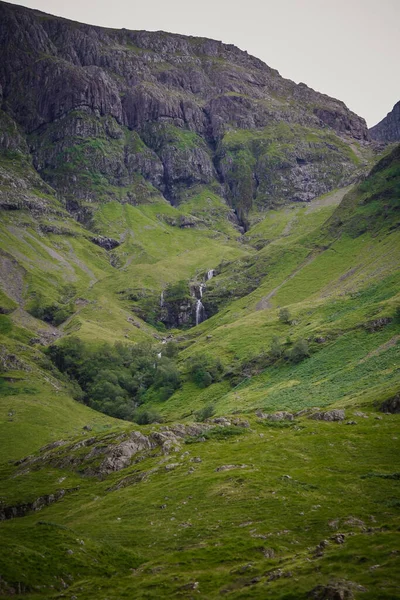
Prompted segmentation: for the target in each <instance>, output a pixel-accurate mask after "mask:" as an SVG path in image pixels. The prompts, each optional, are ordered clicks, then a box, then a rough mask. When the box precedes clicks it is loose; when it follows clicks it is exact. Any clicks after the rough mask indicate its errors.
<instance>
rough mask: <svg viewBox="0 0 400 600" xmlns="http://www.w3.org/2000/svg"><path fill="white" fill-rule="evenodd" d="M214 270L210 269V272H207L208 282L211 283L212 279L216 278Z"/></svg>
mask: <svg viewBox="0 0 400 600" xmlns="http://www.w3.org/2000/svg"><path fill="white" fill-rule="evenodd" d="M214 273H215V271H214V269H210V270H209V271H207V279H206V281H209V280H210V279H212V278H213V277H214Z"/></svg>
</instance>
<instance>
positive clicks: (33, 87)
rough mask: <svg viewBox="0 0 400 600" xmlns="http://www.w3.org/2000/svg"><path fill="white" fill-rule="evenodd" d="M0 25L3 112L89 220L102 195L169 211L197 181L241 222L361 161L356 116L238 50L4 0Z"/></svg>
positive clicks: (347, 174) (321, 186) (361, 128)
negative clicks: (156, 201)
mask: <svg viewBox="0 0 400 600" xmlns="http://www.w3.org/2000/svg"><path fill="white" fill-rule="evenodd" d="M0 17H1V19H0V22H1V25H0V48H1V49H0V53H1V58H2V60H1V67H0V82H1V86H2V108H3V110H4V111H5V112H6V113H7V116H8V117H10V118H12V119H13V120H14V121H15V122H16V123H17V124H18V126H19V127H20V128H21V129H22V131H23V134H24V136H26V140H27V143H28V146H29V151H30V153H31V155H32V158H33V164H34V166H35V168H36V170H37V171H38V172H39V174H40V175H41V177H42V178H43V179H44V180H45V181H46V182H47V183H49V184H50V185H52V186H53V187H54V188H55V189H56V190H57V191H58V192H59V193H60V194H62V195H63V197H64V198H65V199H66V202H67V208H68V210H70V211H71V212H73V213H75V214H78V216H79V218H80V219H81V220H83V221H85V222H88V220H89V219H90V215H91V213H92V212H93V210H94V207H93V203H96V202H99V201H104V200H105V199H110V198H116V199H119V200H120V201H122V202H127V203H131V204H134V205H136V204H141V203H143V202H149V201H151V198H152V197H153V196H154V195H163V196H164V197H165V198H167V199H168V200H169V201H170V202H171V203H172V204H177V203H179V202H180V201H182V200H183V199H186V198H188V197H190V195H192V194H193V191H194V189H195V188H196V187H198V186H208V187H212V188H213V189H214V191H216V192H217V193H218V194H220V195H222V196H223V197H224V198H226V199H227V201H228V203H229V204H230V206H232V207H233V208H234V209H235V210H236V212H237V215H238V217H239V219H240V220H241V221H242V220H243V219H244V220H246V215H247V213H248V211H249V209H250V208H251V207H252V205H253V204H255V205H257V206H259V207H261V208H265V207H268V206H271V205H274V204H279V203H282V202H284V201H288V200H290V201H291V200H293V199H294V200H300V201H308V200H310V199H312V198H313V197H315V196H318V195H319V194H321V193H325V192H327V191H329V190H330V189H332V188H334V187H336V186H337V185H345V184H346V183H349V182H350V181H351V180H352V177H354V165H358V164H359V163H360V162H362V147H363V142H364V141H365V140H368V131H367V127H366V124H365V121H364V120H363V119H361V118H360V117H358V116H357V115H355V114H354V113H352V112H351V111H349V110H348V109H347V107H346V106H345V105H344V104H343V103H342V102H340V101H338V100H334V99H332V98H329V97H328V96H326V95H323V94H320V93H317V92H315V91H314V90H312V89H310V88H308V87H307V86H306V85H304V84H300V85H296V84H295V83H293V82H292V81H288V80H285V79H283V78H282V77H281V76H280V75H279V73H278V72H277V71H276V70H274V69H271V68H270V67H268V66H267V65H265V64H264V63H263V62H261V61H260V60H258V59H256V58H254V57H252V56H249V55H248V54H247V52H242V51H241V50H239V49H238V48H236V47H234V46H231V45H225V44H222V43H221V42H216V41H214V40H209V39H205V38H193V37H187V36H182V35H174V34H168V33H165V32H154V33H151V32H145V31H136V32H135V31H128V30H121V31H117V30H111V29H104V28H100V27H92V26H89V25H82V24H79V23H74V22H71V21H67V20H65V19H60V18H56V17H52V16H50V15H46V14H43V13H40V12H39V11H31V10H28V9H25V8H23V7H18V6H14V5H9V4H6V3H1V6H0ZM27 90H29V93H27ZM282 172H284V173H285V178H284V179H285V182H284V183H283V182H282V178H281V173H282ZM72 173H73V177H71V174H72Z"/></svg>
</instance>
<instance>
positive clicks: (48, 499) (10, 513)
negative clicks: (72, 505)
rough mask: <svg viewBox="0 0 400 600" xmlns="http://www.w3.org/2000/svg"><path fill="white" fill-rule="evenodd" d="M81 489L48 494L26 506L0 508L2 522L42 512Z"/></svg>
mask: <svg viewBox="0 0 400 600" xmlns="http://www.w3.org/2000/svg"><path fill="white" fill-rule="evenodd" d="M77 490H79V487H75V488H71V489H68V490H57V491H56V492H54V493H53V494H46V495H45V496H40V497H39V498H36V500H33V501H32V502H25V503H24V504H17V505H15V506H4V507H0V521H6V520H8V519H15V518H17V517H24V516H25V515H26V514H28V513H30V512H32V511H38V510H42V508H44V507H45V506H49V505H50V504H53V503H54V502H57V501H58V500H61V499H62V498H64V496H65V495H66V494H69V493H71V492H76V491H77Z"/></svg>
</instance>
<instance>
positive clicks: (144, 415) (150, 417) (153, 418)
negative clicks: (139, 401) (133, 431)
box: [132, 408, 163, 425]
mask: <svg viewBox="0 0 400 600" xmlns="http://www.w3.org/2000/svg"><path fill="white" fill-rule="evenodd" d="M132 420H133V421H135V423H137V424H138V425H149V424H151V423H162V420H163V419H162V417H161V415H160V414H159V413H158V412H156V411H155V410H151V409H140V408H139V409H138V410H135V411H134V413H133V417H132Z"/></svg>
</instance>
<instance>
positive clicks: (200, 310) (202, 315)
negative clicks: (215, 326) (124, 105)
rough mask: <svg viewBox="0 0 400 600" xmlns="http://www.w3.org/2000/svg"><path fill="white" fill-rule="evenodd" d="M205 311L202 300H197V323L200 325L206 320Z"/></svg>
mask: <svg viewBox="0 0 400 600" xmlns="http://www.w3.org/2000/svg"><path fill="white" fill-rule="evenodd" d="M205 316H206V315H205V311H204V306H203V304H202V302H201V300H197V302H196V325H200V323H202V322H203V321H204V320H205Z"/></svg>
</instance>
